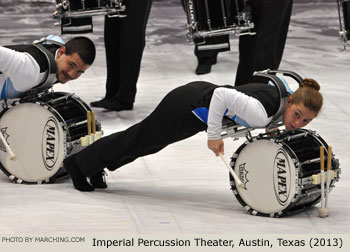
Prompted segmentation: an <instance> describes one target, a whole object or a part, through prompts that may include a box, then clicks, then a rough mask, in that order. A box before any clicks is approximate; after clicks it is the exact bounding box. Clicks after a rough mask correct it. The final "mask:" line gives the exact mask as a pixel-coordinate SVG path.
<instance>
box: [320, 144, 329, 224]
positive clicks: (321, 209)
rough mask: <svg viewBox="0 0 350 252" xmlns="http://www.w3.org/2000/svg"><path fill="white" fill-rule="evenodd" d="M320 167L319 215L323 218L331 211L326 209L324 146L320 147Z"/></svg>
mask: <svg viewBox="0 0 350 252" xmlns="http://www.w3.org/2000/svg"><path fill="white" fill-rule="evenodd" d="M320 167H321V207H319V208H318V215H319V216H320V217H321V218H324V217H327V216H328V213H329V209H327V208H326V207H325V205H324V204H325V200H324V180H325V179H324V146H321V147H320Z"/></svg>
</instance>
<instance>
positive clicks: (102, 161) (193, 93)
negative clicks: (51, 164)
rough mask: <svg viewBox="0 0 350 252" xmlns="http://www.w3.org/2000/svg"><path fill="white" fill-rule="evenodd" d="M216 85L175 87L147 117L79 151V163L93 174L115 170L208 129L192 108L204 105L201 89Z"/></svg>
mask: <svg viewBox="0 0 350 252" xmlns="http://www.w3.org/2000/svg"><path fill="white" fill-rule="evenodd" d="M215 87H216V86H215V85H213V84H211V83H207V82H193V83H189V84H187V85H184V86H181V87H178V88H176V89H174V90H173V91H171V92H170V93H169V94H167V95H166V96H165V97H164V99H163V100H162V101H161V102H160V104H159V105H158V106H157V107H156V109H155V110H154V111H153V112H152V113H151V114H150V115H149V116H148V117H146V118H145V119H144V120H143V121H141V122H139V123H137V124H135V125H134V126H131V127H130V128H128V129H126V130H124V131H121V132H117V133H114V134H112V135H109V136H106V137H103V138H101V139H100V140H98V141H96V142H95V143H94V144H92V145H90V146H88V147H87V148H85V149H84V150H82V151H81V152H79V153H77V154H75V155H74V156H73V158H75V163H76V164H77V165H78V167H79V169H80V170H81V172H82V173H83V174H84V175H85V176H92V175H94V174H96V173H97V172H99V171H101V170H102V169H104V168H105V167H107V168H108V169H109V170H115V169H117V168H119V167H121V166H123V165H125V164H127V163H130V162H132V161H134V160H135V159H136V158H138V157H142V156H145V155H148V154H152V153H156V152H158V151H160V150H161V149H163V148H164V147H166V146H167V145H169V144H171V143H174V142H177V141H180V140H183V139H186V138H188V137H190V136H193V135H195V134H197V133H198V132H200V131H203V130H205V129H206V128H207V125H206V124H205V123H203V122H202V121H200V120H199V119H198V118H197V117H196V116H195V115H194V114H193V113H192V110H193V109H194V108H195V107H196V106H198V105H200V104H199V103H200V101H201V100H202V95H201V90H204V91H205V90H206V89H212V90H214V88H215ZM207 100H209V101H210V97H209V98H208V99H207ZM197 101H198V102H197Z"/></svg>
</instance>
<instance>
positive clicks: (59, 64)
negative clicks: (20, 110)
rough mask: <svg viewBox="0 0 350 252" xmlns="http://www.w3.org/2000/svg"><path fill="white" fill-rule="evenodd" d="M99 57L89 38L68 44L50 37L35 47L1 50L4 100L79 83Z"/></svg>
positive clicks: (0, 95) (0, 88) (0, 78)
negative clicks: (68, 83) (96, 57)
mask: <svg viewBox="0 0 350 252" xmlns="http://www.w3.org/2000/svg"><path fill="white" fill-rule="evenodd" d="M95 55H96V49H95V45H94V43H93V42H92V41H91V40H90V39H89V38H87V37H75V38H73V39H71V40H69V41H68V42H67V43H64V42H63V40H62V39H61V38H59V37H57V36H53V35H50V36H48V37H47V38H44V39H41V40H40V41H34V42H33V43H32V44H27V45H12V46H5V47H2V46H0V92H1V93H0V100H6V99H14V98H20V97H22V96H23V95H25V93H26V92H27V91H29V90H33V89H37V90H45V89H48V88H50V87H52V85H53V84H55V83H58V82H59V83H66V82H67V81H70V80H74V79H77V78H79V77H80V75H81V74H82V73H84V72H85V71H86V70H87V69H88V68H89V67H90V66H91V65H92V63H93V62H94V59H95Z"/></svg>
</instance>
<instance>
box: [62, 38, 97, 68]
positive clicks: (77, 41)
mask: <svg viewBox="0 0 350 252" xmlns="http://www.w3.org/2000/svg"><path fill="white" fill-rule="evenodd" d="M65 47H66V54H67V55H72V54H73V53H77V54H78V55H79V56H80V58H81V59H82V60H83V61H84V63H85V64H87V65H92V63H93V62H94V60H95V56H96V48H95V45H94V43H93V42H92V41H91V40H90V39H89V38H87V37H82V36H81V37H75V38H72V39H71V40H69V41H68V42H67V43H66V44H65Z"/></svg>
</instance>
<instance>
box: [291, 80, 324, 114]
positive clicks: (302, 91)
mask: <svg viewBox="0 0 350 252" xmlns="http://www.w3.org/2000/svg"><path fill="white" fill-rule="evenodd" d="M319 90H320V85H319V84H318V83H317V81H315V80H313V79H304V80H303V81H302V82H301V83H300V87H299V88H298V89H297V90H296V91H295V92H294V93H293V94H292V103H294V104H303V105H304V106H305V107H306V108H308V109H310V110H311V111H313V112H316V114H318V113H319V112H320V110H321V108H322V104H323V97H322V94H321V93H320V92H319Z"/></svg>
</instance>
